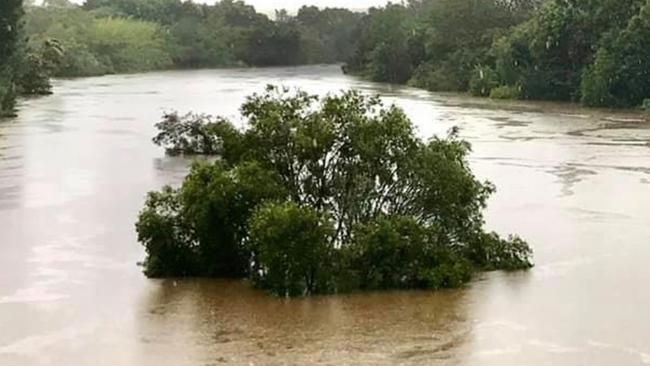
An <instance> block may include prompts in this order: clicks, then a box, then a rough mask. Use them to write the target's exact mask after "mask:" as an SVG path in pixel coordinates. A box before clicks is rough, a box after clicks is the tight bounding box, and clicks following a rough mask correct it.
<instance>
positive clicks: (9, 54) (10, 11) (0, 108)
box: [0, 0, 23, 117]
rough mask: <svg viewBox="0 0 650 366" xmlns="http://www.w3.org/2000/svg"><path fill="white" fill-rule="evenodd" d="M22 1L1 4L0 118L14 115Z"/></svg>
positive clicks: (11, 0) (9, 0)
mask: <svg viewBox="0 0 650 366" xmlns="http://www.w3.org/2000/svg"><path fill="white" fill-rule="evenodd" d="M22 5H23V4H22V0H7V1H3V2H2V3H0V117H4V116H7V115H11V114H13V110H14V105H15V103H16V78H17V70H18V65H19V52H20V42H19V38H20V19H21V16H22V11H23V8H22Z"/></svg>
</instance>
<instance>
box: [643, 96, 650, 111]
mask: <svg viewBox="0 0 650 366" xmlns="http://www.w3.org/2000/svg"><path fill="white" fill-rule="evenodd" d="M641 109H643V110H644V111H646V112H648V113H650V98H649V99H646V100H644V101H643V105H642V106H641Z"/></svg>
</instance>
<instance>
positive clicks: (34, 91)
mask: <svg viewBox="0 0 650 366" xmlns="http://www.w3.org/2000/svg"><path fill="white" fill-rule="evenodd" d="M62 55H63V50H62V48H61V45H60V44H59V42H58V41H56V40H45V41H44V42H43V43H42V44H40V45H33V44H32V45H30V46H29V47H28V49H27V52H26V54H25V55H24V56H23V60H22V62H21V65H20V67H19V68H18V75H17V81H16V82H17V84H18V90H19V91H20V93H21V94H26V95H47V94H51V93H52V85H51V84H50V78H51V77H52V74H53V73H54V70H55V69H56V68H57V67H58V65H59V63H60V61H61V58H62Z"/></svg>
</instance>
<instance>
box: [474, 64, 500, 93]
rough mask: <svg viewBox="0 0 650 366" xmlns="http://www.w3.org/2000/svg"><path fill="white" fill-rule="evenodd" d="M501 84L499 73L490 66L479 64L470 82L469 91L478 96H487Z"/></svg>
mask: <svg viewBox="0 0 650 366" xmlns="http://www.w3.org/2000/svg"><path fill="white" fill-rule="evenodd" d="M497 86H499V79H498V76H497V73H496V72H495V71H494V70H493V69H492V68H490V67H486V66H477V67H476V69H474V73H473V75H472V78H471V80H470V82H469V91H470V93H472V95H474V96H477V97H487V96H489V95H490V92H491V91H492V89H494V88H496V87H497Z"/></svg>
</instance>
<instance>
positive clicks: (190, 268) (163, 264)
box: [136, 187, 201, 277]
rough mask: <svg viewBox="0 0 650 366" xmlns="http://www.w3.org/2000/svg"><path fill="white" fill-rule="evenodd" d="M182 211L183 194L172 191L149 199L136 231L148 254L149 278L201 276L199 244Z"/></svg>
mask: <svg viewBox="0 0 650 366" xmlns="http://www.w3.org/2000/svg"><path fill="white" fill-rule="evenodd" d="M181 210H182V204H181V201H180V197H179V194H178V192H177V191H175V190H173V189H172V188H171V187H165V188H163V190H162V191H161V192H151V193H149V195H148V197H147V201H146V203H145V208H144V209H143V210H142V211H141V212H140V216H139V218H138V222H137V224H136V229H137V232H138V240H139V241H140V242H141V243H142V245H144V247H145V249H146V251H147V259H146V261H145V262H144V263H143V265H144V271H145V274H146V275H147V276H149V277H173V276H196V275H199V274H200V270H201V267H200V265H199V249H198V243H197V242H196V238H195V237H194V235H192V231H191V227H190V226H189V224H188V223H187V222H186V219H185V217H184V216H183V214H182V211H181Z"/></svg>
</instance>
